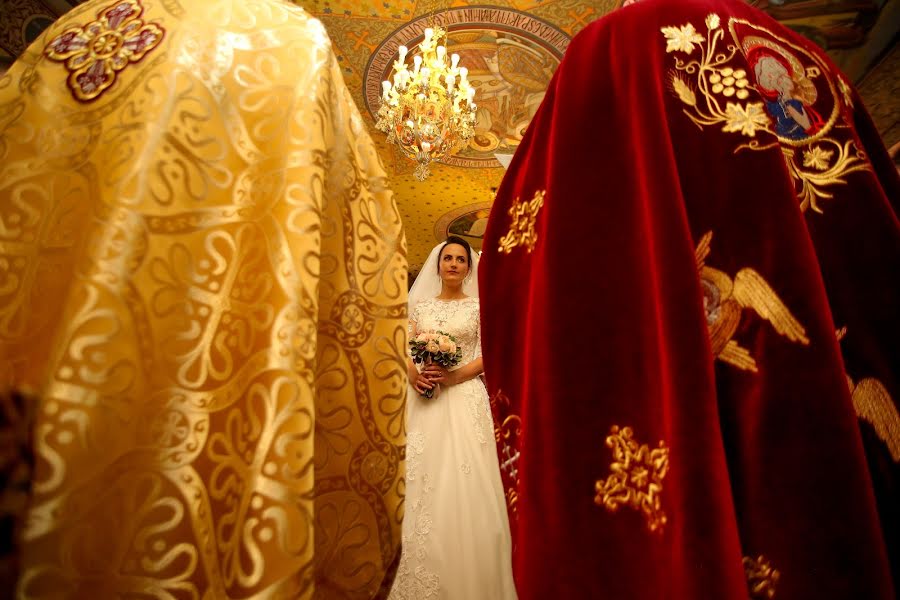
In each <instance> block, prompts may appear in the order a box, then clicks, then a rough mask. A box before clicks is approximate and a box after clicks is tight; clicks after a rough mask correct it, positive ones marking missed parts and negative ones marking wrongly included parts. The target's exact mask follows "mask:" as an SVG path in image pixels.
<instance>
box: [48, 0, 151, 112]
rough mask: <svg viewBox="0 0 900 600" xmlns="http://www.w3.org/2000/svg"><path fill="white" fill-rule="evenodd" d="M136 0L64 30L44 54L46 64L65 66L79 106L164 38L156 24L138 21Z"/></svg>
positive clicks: (118, 4)
mask: <svg viewBox="0 0 900 600" xmlns="http://www.w3.org/2000/svg"><path fill="white" fill-rule="evenodd" d="M143 12H144V8H143V7H142V6H141V3H140V2H139V0H123V1H122V2H116V3H115V4H113V5H112V6H110V7H109V8H106V9H104V10H101V11H100V12H99V13H98V14H97V19H96V20H94V21H91V22H90V23H88V24H87V25H84V26H78V25H75V26H71V27H68V28H67V29H66V30H65V31H64V32H63V33H61V34H59V35H58V36H56V37H55V38H53V39H52V40H51V41H50V43H49V44H47V47H46V49H45V50H44V52H45V54H46V55H47V57H48V58H50V60H55V61H58V62H63V63H65V66H66V69H67V70H68V71H69V78H68V80H67V83H68V86H69V89H70V90H71V92H72V95H73V96H74V97H75V98H76V99H78V100H81V101H83V102H89V101H91V100H96V99H97V98H99V97H100V96H101V95H102V94H103V93H104V92H105V91H106V90H108V89H109V88H110V87H112V85H113V84H114V83H115V82H116V77H117V76H118V73H119V72H120V71H122V69H124V68H125V67H127V66H128V65H130V64H134V63H137V62H139V61H140V60H141V59H143V58H144V57H145V56H146V55H147V53H148V52H150V51H151V50H153V49H154V48H156V47H157V46H159V44H160V42H162V39H163V35H164V34H165V32H164V30H163V28H162V27H160V26H159V25H157V24H156V23H145V22H144V21H142V20H141V18H140V17H141V14H142V13H143Z"/></svg>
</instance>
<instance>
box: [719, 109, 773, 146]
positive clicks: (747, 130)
mask: <svg viewBox="0 0 900 600" xmlns="http://www.w3.org/2000/svg"><path fill="white" fill-rule="evenodd" d="M725 116H726V117H727V121H726V123H725V126H724V127H722V130H723V131H728V132H732V131H740V132H741V133H742V134H743V135H746V136H750V137H753V136H755V135H756V132H757V131H758V130H762V131H765V130H766V126H767V125H768V124H769V117H768V116H766V113H765V111H764V110H763V105H762V103H760V102H753V103H747V104H746V105H741V104H735V103H733V102H729V103H728V104H727V105H726V106H725Z"/></svg>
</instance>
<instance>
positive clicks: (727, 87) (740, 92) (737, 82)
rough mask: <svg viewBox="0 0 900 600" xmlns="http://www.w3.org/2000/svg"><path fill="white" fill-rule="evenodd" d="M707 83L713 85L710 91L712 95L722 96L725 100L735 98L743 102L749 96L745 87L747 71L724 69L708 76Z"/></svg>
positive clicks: (747, 83)
mask: <svg viewBox="0 0 900 600" xmlns="http://www.w3.org/2000/svg"><path fill="white" fill-rule="evenodd" d="M709 82H710V83H711V84H713V86H712V91H713V93H714V94H722V95H723V96H725V97H726V98H730V97H732V96H736V97H737V98H739V99H741V100H744V99H746V98H747V96H749V95H750V92H749V91H747V86H748V85H750V82H748V81H747V71H745V70H744V69H738V70H736V71H735V70H734V69H732V68H731V67H725V68H724V69H722V70H720V71H719V72H718V73H713V74H712V75H710V76H709Z"/></svg>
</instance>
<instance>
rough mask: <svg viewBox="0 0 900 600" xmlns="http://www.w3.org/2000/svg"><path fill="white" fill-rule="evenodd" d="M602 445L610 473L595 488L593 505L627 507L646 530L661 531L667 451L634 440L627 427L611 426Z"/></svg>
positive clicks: (614, 507) (664, 515) (667, 464)
mask: <svg viewBox="0 0 900 600" xmlns="http://www.w3.org/2000/svg"><path fill="white" fill-rule="evenodd" d="M606 445H607V446H608V447H609V448H611V449H612V454H613V462H612V464H611V465H610V471H612V473H611V474H610V476H609V477H607V478H606V479H605V480H598V481H597V483H596V485H595V490H596V492H597V495H596V496H595V498H594V503H596V504H597V505H599V506H603V507H605V508H606V509H607V510H608V511H610V512H616V511H617V510H618V509H619V507H620V506H629V507H631V508H633V509H635V510H640V511H641V512H643V513H644V516H645V517H646V519H647V528H648V529H649V530H650V531H653V532H656V531H658V532H660V533H661V532H662V529H663V527H664V526H665V524H666V514H665V512H664V511H663V509H662V490H663V486H662V481H663V479H664V478H665V476H666V473H667V472H668V470H669V449H668V448H667V447H666V445H665V444H664V443H663V442H662V441H660V442H659V446H658V447H657V448H654V449H653V450H651V449H650V447H649V446H648V445H647V444H641V445H639V444H638V443H637V442H636V441H635V440H634V432H633V431H632V429H631V427H622V428H621V429H620V428H619V427H618V426H617V425H613V427H612V429H610V435H609V436H607V438H606Z"/></svg>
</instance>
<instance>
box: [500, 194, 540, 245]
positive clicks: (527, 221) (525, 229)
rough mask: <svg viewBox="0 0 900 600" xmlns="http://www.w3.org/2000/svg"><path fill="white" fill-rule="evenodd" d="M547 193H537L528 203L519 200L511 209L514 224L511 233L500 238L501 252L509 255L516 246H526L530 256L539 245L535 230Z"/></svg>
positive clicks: (510, 228)
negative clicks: (536, 245)
mask: <svg viewBox="0 0 900 600" xmlns="http://www.w3.org/2000/svg"><path fill="white" fill-rule="evenodd" d="M545 195H546V192H545V191H539V192H537V193H535V195H534V198H532V199H531V200H529V201H528V202H520V201H519V199H518V198H516V201H515V202H513V205H512V206H510V207H509V216H511V217H512V223H511V224H510V226H509V232H508V233H507V234H506V235H505V236H503V237H502V238H500V248H499V250H500V252H502V253H504V254H509V253H510V252H512V249H513V248H515V247H516V246H524V247H525V249H526V250H527V251H528V253H529V254H530V253H531V252H532V251H533V250H534V246H535V244H537V233H536V232H535V230H534V225H535V221H536V220H537V215H538V211H539V210H541V207H542V206H543V205H544V196H545Z"/></svg>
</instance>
